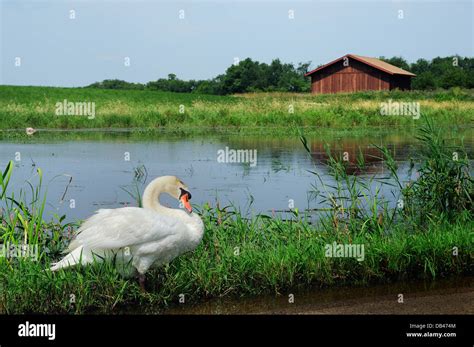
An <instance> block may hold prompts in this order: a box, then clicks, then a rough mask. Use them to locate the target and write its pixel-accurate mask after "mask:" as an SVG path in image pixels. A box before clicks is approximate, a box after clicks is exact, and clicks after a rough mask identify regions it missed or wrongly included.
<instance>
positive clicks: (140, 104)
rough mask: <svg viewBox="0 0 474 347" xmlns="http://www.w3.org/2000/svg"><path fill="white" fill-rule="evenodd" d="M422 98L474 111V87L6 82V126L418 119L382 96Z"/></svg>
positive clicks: (430, 110)
mask: <svg viewBox="0 0 474 347" xmlns="http://www.w3.org/2000/svg"><path fill="white" fill-rule="evenodd" d="M64 100H67V101H69V102H93V103H95V118H94V119H89V118H88V117H87V116H84V115H56V113H55V111H56V103H58V102H60V103H62V102H63V101H64ZM389 100H392V101H414V102H419V103H420V112H421V114H423V115H425V116H430V117H431V118H433V119H434V121H435V122H436V123H437V124H440V125H442V124H445V125H462V124H467V123H471V122H472V120H473V119H474V92H473V91H472V90H459V89H453V90H450V91H437V92H420V91H413V92H400V91H391V92H361V93H355V94H342V95H317V96H315V95H310V94H291V93H257V94H243V95H238V96H210V95H199V94H184V93H183V94H179V93H166V92H153V91H136V90H98V89H88V88H51V87H16V86H0V129H24V128H25V127H34V128H57V129H79V128H80V129H83V128H89V129H90V128H145V129H147V128H154V129H156V128H168V129H172V130H175V131H176V130H179V129H181V130H186V129H193V128H203V127H204V128H220V127H226V128H233V129H252V128H255V127H265V128H266V130H267V131H268V130H269V128H275V129H278V128H280V129H281V128H283V129H288V127H289V126H291V125H294V126H300V127H331V128H338V129H349V128H352V127H372V126H416V125H417V124H418V123H419V120H414V119H413V118H412V117H410V116H397V115H384V116H382V115H381V114H380V107H381V103H382V102H388V101H389Z"/></svg>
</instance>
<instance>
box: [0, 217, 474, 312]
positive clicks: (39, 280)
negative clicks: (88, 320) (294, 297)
mask: <svg viewBox="0 0 474 347" xmlns="http://www.w3.org/2000/svg"><path fill="white" fill-rule="evenodd" d="M220 213H221V217H220V218H219V219H222V218H224V219H225V217H226V216H227V217H229V219H226V220H225V221H224V222H223V223H222V224H220V225H219V224H217V219H218V217H217V211H216V210H206V211H205V212H204V220H205V224H206V233H205V237H204V240H203V242H202V244H201V245H200V246H199V247H198V249H197V250H196V251H195V252H193V253H192V254H188V255H185V256H182V257H180V258H178V259H176V260H175V261H173V262H172V263H171V265H170V266H168V267H166V268H164V269H161V270H155V271H152V272H151V273H149V274H148V276H147V278H148V283H149V287H148V293H145V294H144V293H141V292H140V289H139V287H138V284H137V281H136V280H135V279H123V278H121V277H120V275H119V274H118V273H117V272H116V271H115V269H114V267H113V266H112V264H110V263H105V264H95V265H93V266H88V267H84V268H77V269H74V270H69V271H60V272H58V273H51V272H49V271H43V270H44V268H45V267H46V266H47V262H46V263H45V262H42V261H40V262H32V261H28V260H22V261H19V262H17V263H15V264H14V265H11V264H8V263H7V262H5V261H1V262H0V284H1V287H0V288H1V292H0V303H1V306H2V310H3V311H4V312H6V313H25V312H34V313H37V312H41V313H66V312H74V313H87V312H102V313H111V312H120V311H121V310H127V309H130V308H129V307H131V308H132V309H134V310H135V311H140V310H143V312H146V310H152V311H159V310H160V309H163V308H164V307H166V306H167V305H170V304H176V303H177V302H178V299H179V294H184V295H185V298H186V302H188V303H190V302H197V301H199V300H203V299H204V298H210V297H218V296H222V295H233V296H246V295H256V294H264V293H269V294H274V293H282V294H285V293H286V292H288V291H290V290H295V289H298V288H299V287H307V286H310V285H311V286H334V285H336V286H339V285H347V284H354V283H357V284H363V283H373V282H387V281H395V280H403V279H413V278H430V279H433V278H435V277H441V276H446V275H452V274H469V273H470V274H472V270H473V269H472V268H470V266H471V267H472V260H473V259H472V251H473V249H472V230H473V228H474V223H473V222H472V220H471V221H467V220H459V222H458V223H454V224H447V223H446V224H438V225H433V226H431V227H430V229H429V230H427V232H425V233H410V232H406V231H404V230H403V228H395V229H393V230H392V231H391V233H390V234H389V235H387V234H384V233H360V232H359V233H355V234H352V233H338V234H336V233H328V232H326V231H324V230H322V229H320V228H317V227H314V226H312V225H310V224H308V223H307V222H304V221H301V220H295V221H293V222H285V221H281V220H278V219H267V218H255V219H252V220H245V219H243V218H242V217H241V216H240V215H238V214H237V215H233V218H230V215H226V214H224V215H222V212H220ZM333 241H336V242H338V243H345V242H352V243H361V244H364V245H365V260H364V261H362V262H358V261H357V260H355V259H343V258H327V257H325V255H324V245H325V244H327V243H332V242H333ZM235 247H239V252H238V253H236V248H235ZM453 247H458V249H459V255H458V256H453V252H452V249H453ZM237 254H238V255H237ZM44 260H46V259H44ZM71 294H73V295H74V296H75V304H74V305H72V304H71V303H70V298H71ZM136 305H140V309H138V308H137V306H136Z"/></svg>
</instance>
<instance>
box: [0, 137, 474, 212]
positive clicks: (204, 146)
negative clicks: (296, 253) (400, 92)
mask: <svg viewBox="0 0 474 347" xmlns="http://www.w3.org/2000/svg"><path fill="white" fill-rule="evenodd" d="M473 130H474V129H465V130H463V131H461V130H446V132H445V134H446V135H447V137H451V138H454V139H460V138H461V137H464V142H465V147H466V148H467V150H468V152H469V153H472V148H473V144H474V143H473V142H474V141H473V138H474V136H473V134H474V131H473ZM307 139H308V143H309V146H310V148H311V152H312V155H311V156H309V155H308V153H307V151H306V150H305V148H304V146H303V145H302V143H301V141H300V139H299V137H298V135H288V136H285V137H284V136H281V135H280V136H273V135H272V134H271V133H269V134H265V133H263V134H262V133H259V134H232V133H219V132H214V133H211V131H210V132H209V134H195V135H192V134H186V133H166V132H136V131H76V132H73V131H39V132H38V133H36V134H35V135H34V136H30V137H26V135H24V136H23V135H22V136H11V134H10V135H8V136H6V133H3V135H2V136H0V165H1V167H2V169H3V168H4V167H5V166H6V164H7V163H8V161H9V160H14V163H15V169H14V174H13V178H12V183H11V184H12V187H14V190H15V192H16V193H17V194H18V193H19V191H20V190H21V189H22V190H23V191H24V192H26V193H27V194H29V193H28V192H29V191H30V188H29V186H28V183H27V181H30V182H31V183H33V184H36V183H37V182H38V176H37V174H36V169H37V168H41V169H42V170H43V185H44V188H47V206H46V213H45V218H46V219H48V218H49V217H50V216H52V215H53V214H58V215H66V216H67V218H68V220H75V219H84V218H86V217H87V216H89V215H91V214H92V213H93V212H94V211H96V210H97V209H99V208H116V207H122V206H136V205H137V203H136V200H135V199H134V197H133V196H132V195H130V193H132V194H134V192H136V190H137V189H138V190H139V191H143V189H144V187H145V186H146V184H147V183H148V182H150V180H152V179H153V178H155V177H157V176H162V175H175V176H178V177H179V178H181V179H182V180H183V181H184V182H185V183H186V184H187V185H188V186H189V188H190V191H191V192H192V197H193V199H192V203H193V204H197V205H202V204H204V203H206V202H208V203H210V204H211V205H212V206H215V205H216V204H217V203H219V206H220V207H224V206H227V205H231V204H233V205H234V206H235V207H237V208H239V209H241V211H242V212H244V213H251V214H252V213H253V214H256V213H265V214H271V213H278V212H280V211H287V210H288V209H289V207H295V208H298V209H299V210H305V209H308V208H310V209H315V208H320V207H328V206H327V205H325V204H323V203H322V202H321V197H320V196H316V195H315V194H313V193H312V191H314V190H316V191H317V190H321V184H320V182H319V181H318V180H317V178H316V176H315V175H314V174H313V173H311V172H310V171H316V172H318V173H319V174H320V175H321V176H322V178H323V182H324V183H325V184H328V185H331V183H333V182H332V179H331V178H330V177H329V176H328V174H327V167H326V166H325V160H326V159H327V155H326V151H325V144H328V145H329V146H330V148H332V149H334V150H335V151H336V153H338V154H339V155H341V156H345V157H346V159H347V160H348V162H349V164H350V165H349V169H348V171H349V172H348V173H349V174H356V175H359V176H361V177H362V178H363V179H369V178H370V177H372V176H373V175H375V176H376V177H384V176H387V175H388V171H387V168H386V167H385V165H384V164H383V162H382V161H380V159H378V158H376V157H377V156H378V155H379V152H378V150H377V149H376V147H375V145H383V146H387V147H388V148H389V149H390V150H391V151H392V153H393V154H394V157H395V159H396V161H397V163H398V165H399V168H398V171H399V175H400V177H401V179H402V181H407V180H409V179H411V178H413V177H409V176H408V169H409V158H410V156H413V155H416V152H417V149H418V144H417V140H416V139H415V136H414V133H413V131H409V130H406V129H388V130H387V129H373V130H371V131H369V132H365V133H360V132H351V131H345V132H336V131H334V132H332V131H324V132H321V133H311V135H308V136H307ZM233 150H236V151H240V152H234V153H233V152H232V151H233ZM245 151H247V152H245ZM359 153H361V154H362V155H363V157H364V160H365V162H366V167H365V169H364V170H363V171H356V170H353V168H354V164H355V163H356V161H357V157H358V156H360V154H359ZM233 154H235V156H233ZM239 157H240V158H239ZM234 159H240V162H238V163H236V162H233V161H235V160H234ZM373 184H374V189H375V185H377V184H378V185H380V183H373ZM392 190H393V188H392V187H388V186H384V187H383V189H382V194H383V195H384V197H385V198H386V199H387V201H390V202H392V203H393V202H394V201H396V194H392V193H391V191H392ZM162 202H163V203H164V204H167V205H169V206H171V207H177V205H178V202H177V201H174V200H172V199H171V198H168V197H166V198H164V199H162Z"/></svg>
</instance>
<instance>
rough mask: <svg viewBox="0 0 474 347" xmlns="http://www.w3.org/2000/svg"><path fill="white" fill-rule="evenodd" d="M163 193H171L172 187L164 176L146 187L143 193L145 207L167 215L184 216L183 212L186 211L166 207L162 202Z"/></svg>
mask: <svg viewBox="0 0 474 347" xmlns="http://www.w3.org/2000/svg"><path fill="white" fill-rule="evenodd" d="M163 193H168V194H170V193H171V191H170V187H169V185H168V184H166V182H165V180H164V179H163V177H159V178H157V179H155V180H153V181H152V182H150V184H149V185H148V186H147V187H146V189H145V191H144V193H143V198H142V205H143V208H146V209H150V210H153V211H155V212H157V213H160V214H164V215H167V216H178V215H180V216H182V213H183V212H184V211H181V210H178V209H174V208H169V207H165V206H163V205H161V204H160V195H161V194H163Z"/></svg>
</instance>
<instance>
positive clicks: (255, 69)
mask: <svg viewBox="0 0 474 347" xmlns="http://www.w3.org/2000/svg"><path fill="white" fill-rule="evenodd" d="M380 59H382V60H384V61H386V62H388V63H390V64H392V65H395V66H398V67H400V68H402V69H404V70H407V71H410V72H413V73H414V74H416V75H417V76H416V77H414V78H413V79H412V89H417V90H432V89H439V88H443V89H449V88H452V87H460V88H474V58H467V57H460V56H451V57H444V58H441V57H437V58H434V59H432V60H426V59H418V60H417V61H416V62H414V63H408V62H407V61H406V60H405V59H403V58H402V57H392V58H385V57H380ZM310 65H311V62H306V63H298V64H296V65H294V64H291V63H282V62H281V61H280V60H279V59H275V60H273V61H272V62H271V63H270V64H267V63H260V62H258V61H254V60H252V59H250V58H247V59H245V60H242V61H240V62H239V63H238V64H234V65H232V66H230V67H229V68H227V70H226V71H225V73H224V74H221V75H218V76H217V77H215V78H213V79H209V80H182V79H179V78H178V77H177V76H176V75H175V74H169V75H168V77H167V78H160V79H157V80H156V81H150V82H148V83H145V84H142V83H130V82H126V81H122V80H118V79H112V80H104V81H102V82H96V83H93V84H91V85H89V86H87V87H89V88H100V89H137V90H159V91H168V92H176V93H200V94H214V95H226V94H235V93H248V92H260V91H264V92H275V91H276V92H309V90H310V80H309V78H307V77H305V76H304V74H305V73H306V72H308V70H309V67H310Z"/></svg>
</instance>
